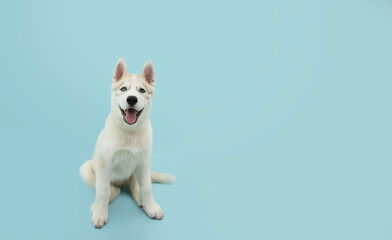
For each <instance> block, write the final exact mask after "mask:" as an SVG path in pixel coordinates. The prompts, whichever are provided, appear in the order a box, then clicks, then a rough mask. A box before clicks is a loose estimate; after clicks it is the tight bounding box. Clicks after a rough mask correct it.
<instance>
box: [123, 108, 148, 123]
mask: <svg viewBox="0 0 392 240" xmlns="http://www.w3.org/2000/svg"><path fill="white" fill-rule="evenodd" d="M143 109H144V108H143ZM143 109H142V110H140V111H138V110H136V109H133V108H130V109H125V110H123V109H122V108H121V107H120V110H121V113H122V115H123V119H124V122H125V123H127V124H129V125H132V124H135V123H136V122H137V120H138V119H139V116H140V115H141V114H142V112H143Z"/></svg>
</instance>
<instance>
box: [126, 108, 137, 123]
mask: <svg viewBox="0 0 392 240" xmlns="http://www.w3.org/2000/svg"><path fill="white" fill-rule="evenodd" d="M136 114H137V111H136V110H135V109H127V110H125V121H126V122H127V123H128V124H133V123H135V122H136Z"/></svg>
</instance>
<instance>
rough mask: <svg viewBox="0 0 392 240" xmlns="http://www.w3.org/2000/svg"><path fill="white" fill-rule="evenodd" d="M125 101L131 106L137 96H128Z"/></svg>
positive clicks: (135, 101)
mask: <svg viewBox="0 0 392 240" xmlns="http://www.w3.org/2000/svg"><path fill="white" fill-rule="evenodd" d="M127 103H128V104H129V105H131V106H133V105H135V104H136V103H137V97H135V96H129V97H128V98H127Z"/></svg>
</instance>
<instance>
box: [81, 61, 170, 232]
mask: <svg viewBox="0 0 392 240" xmlns="http://www.w3.org/2000/svg"><path fill="white" fill-rule="evenodd" d="M154 82H155V78H154V67H153V65H152V63H151V61H148V62H147V63H146V64H145V65H144V67H143V70H142V72H141V74H128V71H127V67H126V64H125V61H124V60H123V59H122V58H120V59H119V60H118V62H117V65H116V67H115V69H114V76H113V84H112V100H111V108H112V109H111V113H110V114H109V116H108V118H107V120H106V124H105V127H104V129H103V130H102V132H101V134H100V135H99V137H98V140H97V143H96V146H95V151H94V155H93V158H92V160H89V161H87V162H85V163H84V164H83V165H82V166H81V167H80V174H81V176H82V178H83V179H84V181H85V182H86V183H87V184H88V185H89V186H90V187H92V188H95V189H96V196H95V201H94V203H93V205H92V206H91V211H92V213H93V216H92V223H93V225H94V226H95V227H97V228H101V227H102V226H103V225H105V224H106V222H107V220H108V205H109V203H110V202H111V201H113V200H114V199H115V198H116V197H117V196H118V195H119V194H120V191H121V189H120V187H121V186H123V185H129V187H130V191H131V194H132V196H133V198H134V199H135V201H136V202H137V203H138V204H139V206H140V207H141V208H143V209H144V211H145V212H146V214H147V215H148V216H149V217H150V218H156V219H162V218H163V212H162V210H161V207H160V206H159V205H158V204H156V203H155V201H154V198H153V196H152V189H151V181H153V182H161V183H173V182H174V180H175V179H174V176H172V175H168V174H161V173H153V172H150V151H151V146H152V128H151V123H150V120H149V119H148V115H149V112H150V106H151V101H152V98H153V95H154Z"/></svg>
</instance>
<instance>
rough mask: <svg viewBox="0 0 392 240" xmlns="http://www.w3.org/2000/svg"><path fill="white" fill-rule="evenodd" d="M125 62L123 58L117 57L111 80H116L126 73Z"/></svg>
mask: <svg viewBox="0 0 392 240" xmlns="http://www.w3.org/2000/svg"><path fill="white" fill-rule="evenodd" d="M127 73H128V70H127V64H125V61H124V59H123V58H120V59H118V62H117V64H116V67H115V68H114V74H113V82H117V81H118V80H120V79H121V78H122V76H124V74H127Z"/></svg>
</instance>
